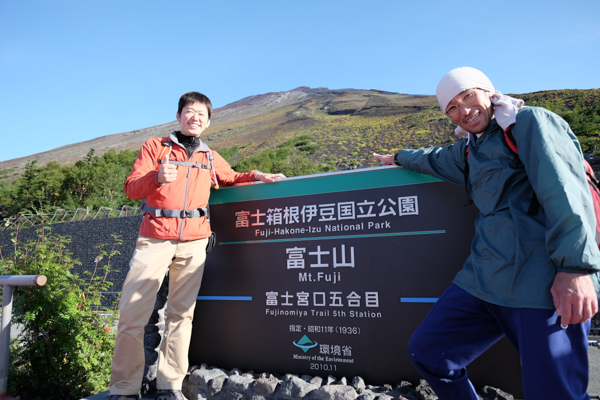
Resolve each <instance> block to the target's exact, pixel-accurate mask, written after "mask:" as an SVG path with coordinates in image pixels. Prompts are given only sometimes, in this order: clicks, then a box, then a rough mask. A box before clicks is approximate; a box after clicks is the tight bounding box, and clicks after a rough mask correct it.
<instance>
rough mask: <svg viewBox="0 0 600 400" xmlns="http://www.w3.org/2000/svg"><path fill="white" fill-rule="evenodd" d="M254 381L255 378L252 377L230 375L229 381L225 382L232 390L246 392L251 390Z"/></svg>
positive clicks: (227, 387)
mask: <svg viewBox="0 0 600 400" xmlns="http://www.w3.org/2000/svg"><path fill="white" fill-rule="evenodd" d="M253 383H254V379H252V378H247V377H245V376H242V375H230V376H229V379H228V380H227V383H226V384H225V388H226V389H228V390H231V391H232V392H242V393H245V392H247V391H249V390H250V387H251V386H252V384H253ZM229 400H232V399H229ZM233 400H235V399H233Z"/></svg>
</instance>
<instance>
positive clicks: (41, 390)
mask: <svg viewBox="0 0 600 400" xmlns="http://www.w3.org/2000/svg"><path fill="white" fill-rule="evenodd" d="M17 237H18V231H17V233H16V234H14V235H13V239H12V241H13V244H14V252H13V254H12V255H10V256H8V257H4V258H2V259H0V274H2V275H45V276H46V277H47V278H48V282H47V284H46V285H45V286H43V287H31V286H22V287H15V288H14V296H15V297H14V303H13V307H14V308H13V313H14V314H13V320H12V322H13V323H17V324H19V325H20V327H21V328H22V332H21V333H20V335H19V338H18V339H15V340H13V342H12V343H11V354H10V366H9V378H8V385H9V387H8V393H9V394H10V395H12V396H16V395H19V396H20V397H21V399H23V400H33V399H63V400H64V399H80V398H82V397H85V396H88V395H89V394H92V393H97V392H101V391H103V390H106V389H107V387H108V381H109V378H110V368H111V360H112V353H113V349H114V342H115V336H116V331H115V329H114V327H113V321H114V317H115V316H114V315H113V314H112V313H110V312H109V313H106V312H105V313H99V312H98V310H99V308H100V297H101V292H103V291H106V290H107V289H108V288H109V286H110V285H111V283H110V282H108V281H107V280H106V277H107V275H108V273H110V272H111V266H110V260H111V257H112V256H113V255H115V254H118V251H117V250H115V246H116V245H119V244H121V239H120V238H119V237H118V236H114V243H113V245H112V249H109V250H107V246H106V245H103V246H99V256H98V257H97V258H96V266H95V270H94V271H93V272H92V273H88V276H87V277H86V278H85V279H83V278H81V277H79V276H77V275H75V274H73V273H72V272H71V270H72V268H73V267H74V266H75V265H77V264H80V263H79V261H78V260H76V259H73V258H72V256H71V253H70V252H69V250H68V249H67V248H66V244H67V243H69V241H70V239H69V238H66V237H62V236H56V235H51V234H50V228H48V227H44V228H42V229H40V230H39V231H38V238H37V239H36V240H31V241H28V242H26V243H21V242H19V241H18V240H17ZM103 260H105V261H104V265H101V263H102V261H103Z"/></svg>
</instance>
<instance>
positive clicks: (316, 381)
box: [310, 376, 323, 387]
mask: <svg viewBox="0 0 600 400" xmlns="http://www.w3.org/2000/svg"><path fill="white" fill-rule="evenodd" d="M310 383H312V384H313V385H315V386H316V387H321V385H323V378H321V377H320V376H315V377H314V378H312V379H311V380H310Z"/></svg>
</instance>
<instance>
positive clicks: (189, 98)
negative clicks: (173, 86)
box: [177, 92, 212, 119]
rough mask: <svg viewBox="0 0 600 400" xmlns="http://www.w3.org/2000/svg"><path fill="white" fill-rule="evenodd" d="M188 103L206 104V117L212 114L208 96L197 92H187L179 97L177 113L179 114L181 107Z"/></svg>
mask: <svg viewBox="0 0 600 400" xmlns="http://www.w3.org/2000/svg"><path fill="white" fill-rule="evenodd" d="M189 103H200V104H204V105H205V106H206V109H207V110H208V119H210V116H211V115H212V103H211V102H210V99H209V98H208V97H206V96H205V95H203V94H202V93H198V92H188V93H186V94H184V95H183V96H181V98H180V99H179V107H178V108H177V114H179V115H181V111H182V110H183V107H185V106H186V105H188V104H189Z"/></svg>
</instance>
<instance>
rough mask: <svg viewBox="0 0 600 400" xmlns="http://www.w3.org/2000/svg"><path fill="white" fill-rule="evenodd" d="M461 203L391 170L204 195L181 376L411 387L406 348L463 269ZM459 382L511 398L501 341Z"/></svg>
mask: <svg viewBox="0 0 600 400" xmlns="http://www.w3.org/2000/svg"><path fill="white" fill-rule="evenodd" d="M465 203H466V194H465V190H464V188H463V187H460V186H455V185H451V184H449V183H446V182H442V181H439V180H437V179H435V178H432V177H429V176H426V175H422V174H417V173H413V172H410V171H407V170H404V169H402V168H395V167H388V168H386V167H382V168H371V169H365V170H356V171H352V172H338V173H327V174H320V175H312V176H305V177H299V178H293V179H286V180H284V181H280V182H276V183H273V184H250V185H241V186H235V187H231V188H221V189H219V190H216V191H213V192H212V194H211V205H210V212H211V224H212V229H213V230H214V231H215V232H216V234H217V243H218V244H217V246H216V247H215V248H214V250H213V251H212V252H211V253H210V254H209V255H208V259H207V263H206V269H205V273H204V279H203V283H202V288H201V289H200V293H199V297H198V302H197V305H196V312H195V316H194V328H193V334H192V344H191V346H190V362H191V363H192V365H199V364H201V363H206V364H208V365H210V366H216V367H220V368H224V369H232V368H240V369H241V370H243V371H249V370H253V371H255V372H272V373H280V374H285V373H294V374H298V375H304V374H306V375H313V376H314V375H320V376H324V377H326V376H328V375H333V376H335V377H337V378H338V379H339V378H341V377H343V376H345V377H347V378H348V379H352V378H353V377H354V376H361V377H362V378H363V379H364V380H365V381H366V382H367V383H369V384H377V385H381V384H386V383H388V384H395V383H399V382H400V381H402V380H406V381H411V382H413V383H418V381H419V379H420V378H421V377H420V375H419V373H418V371H417V370H416V369H415V368H414V367H413V365H412V363H411V362H410V360H409V358H408V355H407V351H406V344H407V342H408V340H409V338H410V337H411V335H412V333H413V331H414V330H415V328H416V327H417V326H418V325H419V323H420V322H421V321H422V320H423V318H424V317H425V315H426V314H427V312H428V311H429V309H430V308H431V305H432V304H433V303H434V302H435V301H436V299H437V298H438V297H439V296H440V295H441V294H442V292H443V291H444V290H445V289H446V288H447V287H448V285H449V284H450V283H451V282H452V280H453V278H454V275H455V274H456V273H457V272H458V271H459V270H460V269H461V268H462V265H463V263H464V261H465V259H466V258H467V256H468V255H469V249H470V243H471V239H472V237H473V233H474V220H475V217H476V215H477V212H478V211H477V209H476V207H475V206H469V207H465ZM468 372H469V376H470V378H471V380H472V381H473V383H474V385H475V387H476V388H477V389H480V388H482V387H483V386H485V385H491V386H494V387H497V388H500V389H502V390H504V391H507V392H509V393H511V394H513V395H515V396H517V397H519V396H521V382H520V375H521V370H520V363H519V357H518V354H517V352H516V351H515V350H514V349H513V348H512V346H511V345H510V344H509V342H508V341H507V340H506V339H503V340H501V341H500V342H498V343H497V344H496V345H494V346H493V347H492V348H491V349H489V350H488V351H487V352H486V353H485V354H484V355H483V356H481V357H480V358H479V359H478V360H476V361H475V362H473V363H472V364H471V365H470V366H469V368H468Z"/></svg>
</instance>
